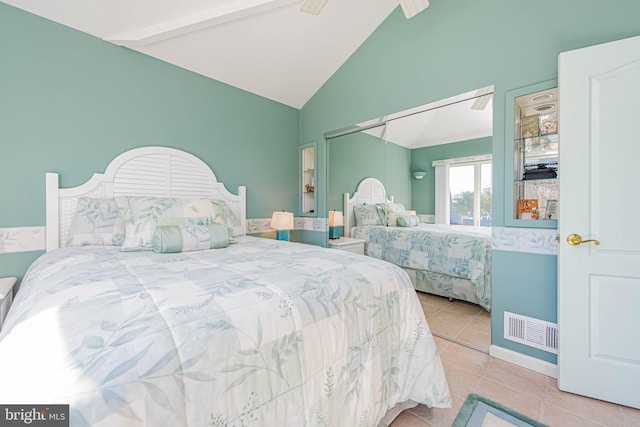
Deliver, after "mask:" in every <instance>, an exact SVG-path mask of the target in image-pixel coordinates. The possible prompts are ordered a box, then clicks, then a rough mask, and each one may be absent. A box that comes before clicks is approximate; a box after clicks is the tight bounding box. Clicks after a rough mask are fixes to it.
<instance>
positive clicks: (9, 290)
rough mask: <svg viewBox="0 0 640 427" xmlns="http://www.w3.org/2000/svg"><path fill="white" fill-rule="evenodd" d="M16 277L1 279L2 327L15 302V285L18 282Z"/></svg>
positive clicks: (0, 318)
mask: <svg viewBox="0 0 640 427" xmlns="http://www.w3.org/2000/svg"><path fill="white" fill-rule="evenodd" d="M16 280H17V279H16V278H15V277H3V278H1V279H0V329H2V324H3V323H4V318H5V317H7V313H8V312H9V307H11V303H12V302H13V286H14V285H15V284H16Z"/></svg>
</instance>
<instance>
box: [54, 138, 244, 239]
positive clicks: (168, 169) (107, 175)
mask: <svg viewBox="0 0 640 427" xmlns="http://www.w3.org/2000/svg"><path fill="white" fill-rule="evenodd" d="M118 196H153V197H179V198H200V197H202V198H215V199H221V200H224V201H225V202H226V203H227V204H228V205H229V207H230V208H231V209H232V210H233V211H234V213H235V214H236V215H237V217H238V218H240V220H241V221H242V226H243V228H244V229H245V230H246V220H247V203H246V187H244V186H240V187H238V194H237V195H236V194H233V193H231V192H229V191H228V190H227V189H226V187H225V186H224V184H223V183H221V182H218V180H217V179H216V176H215V174H214V173H213V171H212V170H211V168H209V166H207V164H206V163H205V162H203V161H202V160H200V159H199V158H197V157H196V156H194V155H192V154H189V153H187V152H185V151H181V150H177V149H175V148H168V147H143V148H135V149H133V150H129V151H126V152H124V153H122V154H120V155H119V156H117V157H116V158H114V159H113V160H112V161H111V163H109V165H108V166H107V168H106V169H105V171H104V173H94V174H93V176H92V177H91V178H90V179H89V180H88V181H87V182H85V183H84V184H81V185H79V186H77V187H70V188H60V187H59V181H58V174H57V173H47V174H46V197H47V198H46V224H47V228H46V230H47V231H46V236H47V251H51V250H53V249H57V248H59V247H62V246H64V244H65V242H66V240H67V233H68V231H69V227H70V226H71V220H72V219H73V216H74V214H75V210H76V205H77V203H78V199H79V198H80V197H94V198H101V199H112V198H115V197H118Z"/></svg>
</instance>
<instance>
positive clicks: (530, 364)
mask: <svg viewBox="0 0 640 427" xmlns="http://www.w3.org/2000/svg"><path fill="white" fill-rule="evenodd" d="M489 355H490V356H493V357H495V358H496V359H500V360H504V361H505V362H509V363H513V364H514V365H518V366H520V367H523V368H526V369H530V370H532V371H534V372H538V373H540V374H543V375H546V376H548V377H551V378H556V379H557V378H558V365H555V364H553V363H549V362H546V361H544V360H540V359H538V358H536V357H531V356H527V355H526V354H522V353H518V352H515V351H513V350H508V349H506V348H504V347H499V346H497V345H491V346H489Z"/></svg>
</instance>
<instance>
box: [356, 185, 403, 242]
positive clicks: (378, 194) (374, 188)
mask: <svg viewBox="0 0 640 427" xmlns="http://www.w3.org/2000/svg"><path fill="white" fill-rule="evenodd" d="M374 203H393V196H390V197H389V198H388V199H387V191H386V190H385V188H384V184H383V183H382V182H381V181H380V180H378V179H376V178H365V179H363V180H362V181H360V183H359V184H358V188H356V192H355V193H353V196H351V197H350V196H349V193H344V235H345V237H350V236H351V227H353V226H355V225H356V216H355V214H354V213H353V207H354V206H356V205H369V204H374Z"/></svg>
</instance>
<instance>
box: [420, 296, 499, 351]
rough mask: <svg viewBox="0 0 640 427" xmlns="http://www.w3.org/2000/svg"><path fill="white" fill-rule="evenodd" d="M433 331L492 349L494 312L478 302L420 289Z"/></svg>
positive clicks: (422, 301) (423, 307) (425, 312)
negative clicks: (428, 292) (454, 298)
mask: <svg viewBox="0 0 640 427" xmlns="http://www.w3.org/2000/svg"><path fill="white" fill-rule="evenodd" d="M417 294H418V298H419V299H420V304H422V309H423V310H424V314H425V316H427V321H428V322H429V326H430V327H431V331H433V332H435V333H436V334H438V333H439V334H442V335H445V336H447V337H451V338H455V339H457V340H460V341H463V342H466V343H469V344H472V345H475V346H476V347H480V348H483V349H486V350H487V351H488V350H489V346H490V345H491V314H490V313H489V312H488V311H487V310H485V309H483V308H482V307H480V306H479V305H476V304H471V303H468V302H464V301H457V300H453V301H449V298H445V297H441V296H437V295H431V294H427V293H424V292H418V293H417Z"/></svg>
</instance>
